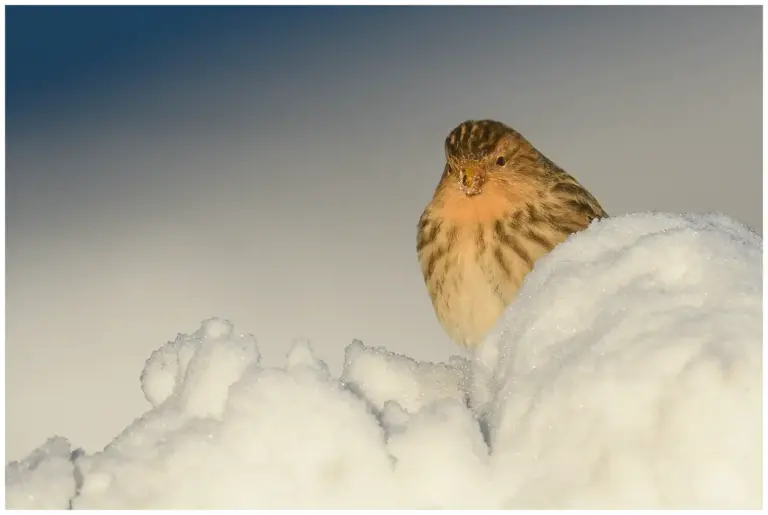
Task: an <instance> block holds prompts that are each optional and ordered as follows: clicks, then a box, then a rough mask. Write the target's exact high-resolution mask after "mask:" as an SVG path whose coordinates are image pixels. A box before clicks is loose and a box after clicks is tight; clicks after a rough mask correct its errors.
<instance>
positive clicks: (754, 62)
mask: <svg viewBox="0 0 768 515" xmlns="http://www.w3.org/2000/svg"><path fill="white" fill-rule="evenodd" d="M761 20H762V17H761V12H760V7H757V6H755V7H589V8H587V7H497V8H487V7H486V8H468V7H464V8H458V7H456V8H447V7H441V8H421V7H407V8H383V7H377V8H374V7H364V8H338V7H337V8H332V7H323V8H310V7H292V8H277V7H273V8H268V7H242V8H180V7H167V8H161V7H151V8H146V7H145V8H139V7H77V8H76V7H34V8H33V7H6V52H7V54H6V64H7V67H6V88H7V89H6V114H7V118H6V130H7V132H6V138H7V139H6V145H7V146H6V150H7V161H6V163H7V170H6V193H7V199H6V200H7V202H6V206H7V208H6V217H7V218H6V220H7V227H6V237H7V247H6V259H7V278H6V284H7V297H6V299H7V304H6V305H7V318H6V320H7V342H6V364H7V365H6V367H7V369H6V378H7V379H6V385H7V390H6V392H7V393H6V401H7V402H6V410H7V411H6V417H7V418H6V424H7V427H6V429H7V432H6V435H7V436H6V450H7V459H16V458H20V457H22V456H23V455H24V454H26V453H27V452H29V451H30V450H31V449H32V448H34V447H36V446H37V445H39V444H40V443H42V441H43V440H44V439H45V438H47V437H48V436H50V435H52V434H54V433H58V434H62V435H64V436H67V437H69V438H71V439H72V441H73V443H74V444H75V445H80V446H84V447H85V448H86V449H88V450H95V449H96V448H98V447H100V446H103V445H104V444H106V443H107V442H108V441H109V440H110V439H111V438H112V437H113V436H115V433H116V432H117V431H118V430H120V429H122V428H123V427H125V426H126V424H128V423H129V422H130V421H131V420H132V419H133V418H134V417H136V416H139V415H140V414H141V413H142V412H143V411H144V410H145V409H146V407H147V406H148V405H147V403H146V401H144V399H143V397H142V395H141V391H140V389H139V380H138V377H139V374H140V372H141V368H142V366H143V364H144V360H145V359H146V358H147V357H148V356H149V354H150V353H151V352H152V351H153V350H154V349H156V348H157V347H159V346H161V345H162V344H163V343H164V342H166V341H168V340H172V339H174V338H175V335H176V333H177V332H192V331H194V330H196V329H197V328H198V327H199V324H200V321H201V320H203V319H205V318H208V317H211V316H221V317H225V318H229V319H231V320H232V321H233V322H234V323H235V325H236V329H237V330H239V331H241V332H250V333H253V334H255V335H256V337H257V338H258V339H259V341H260V344H261V350H262V352H263V354H264V355H265V360H266V361H267V363H268V364H269V363H279V362H280V360H282V358H283V356H284V354H285V353H286V352H287V350H288V347H289V345H290V342H291V340H292V339H293V338H296V337H306V338H309V339H310V340H311V341H312V343H313V344H314V347H315V349H316V351H317V354H318V355H319V356H320V357H321V358H323V359H326V360H327V361H328V362H329V365H330V366H331V369H332V370H334V371H338V370H339V369H340V366H341V363H342V352H343V348H344V347H345V346H346V345H347V344H348V343H350V342H351V340H352V339H354V338H359V339H362V340H363V341H364V342H365V343H366V344H369V345H385V346H387V347H388V348H389V349H391V350H393V351H396V352H401V353H407V354H408V355H411V356H413V357H414V358H418V359H432V360H444V359H446V358H447V357H448V356H449V355H450V354H452V353H458V352H459V351H458V350H457V349H456V348H455V347H454V346H453V345H452V344H451V343H450V342H449V340H448V339H447V337H446V336H445V335H444V334H443V333H442V330H441V329H440V327H439V326H438V324H437V321H436V320H435V317H434V314H433V312H432V308H431V305H430V303H429V299H428V296H427V294H426V291H425V288H424V286H423V282H422V279H421V275H420V272H419V269H418V264H417V261H416V257H415V225H416V221H417V220H418V217H419V215H420V214H421V211H422V209H423V208H424V206H425V205H426V203H427V202H428V201H429V198H430V196H431V194H432V190H433V188H434V186H435V185H436V183H437V180H438V179H439V177H440V174H441V172H442V161H443V157H444V156H443V148H442V144H443V139H444V138H445V136H446V135H447V134H448V132H449V131H450V130H451V129H452V128H453V127H454V126H455V125H457V124H458V123H460V122H461V121H463V120H465V119H468V118H485V117H491V118H496V119H499V120H502V121H504V122H506V123H508V124H509V125H512V126H513V127H515V128H517V129H518V130H520V131H521V132H522V133H523V134H524V135H526V136H527V137H528V139H529V140H531V142H532V143H533V144H534V145H536V146H537V147H538V148H539V149H540V150H541V151H542V152H543V153H544V154H546V155H547V156H548V157H550V158H551V159H552V160H554V161H555V162H557V163H558V164H560V165H561V166H562V167H563V168H565V169H566V170H568V171H569V172H570V173H572V174H573V175H574V176H575V177H577V178H578V179H579V180H580V182H582V183H583V184H584V185H585V186H587V187H588V188H590V190H591V191H592V192H593V193H594V194H595V196H596V197H597V198H598V199H600V201H601V203H602V204H603V206H604V207H605V208H606V210H607V211H608V212H609V213H610V214H612V215H619V214H621V213H627V212H635V211H647V210H663V211H675V212H687V211H694V212H704V211H720V212H724V213H726V214H729V215H731V216H733V217H735V218H737V219H738V220H741V221H742V222H745V223H747V224H748V225H750V226H751V227H752V228H754V229H755V230H757V231H759V232H762V207H761V201H762V133H761V130H762V129H761V128H762V124H761V112H762V105H761V101H762V100H761V99H762V83H761V80H762V79H761V77H762V70H761V48H762V41H761Z"/></svg>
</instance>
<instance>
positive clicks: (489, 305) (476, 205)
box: [416, 120, 608, 350]
mask: <svg viewBox="0 0 768 515" xmlns="http://www.w3.org/2000/svg"><path fill="white" fill-rule="evenodd" d="M444 147H445V167H444V169H443V174H442V176H441V177H440V181H439V182H438V184H437V187H436V188H435V190H434V193H433V196H432V199H431V200H430V201H429V203H428V204H427V206H426V208H425V209H424V212H423V213H422V215H421V217H420V218H419V223H418V230H417V241H416V251H417V254H418V260H419V266H420V268H421V272H422V275H423V277H424V283H425V285H426V288H427V291H428V293H429V296H430V298H431V300H432V306H433V308H434V311H435V314H436V316H437V319H438V321H439V323H440V324H441V325H442V327H443V329H444V330H445V332H446V333H447V335H448V337H449V338H450V339H451V340H452V341H453V342H455V343H456V344H458V345H459V347H460V348H464V349H470V350H471V349H475V348H477V346H478V345H479V344H480V343H482V340H483V338H484V337H485V335H486V334H487V333H488V332H489V331H490V329H491V328H492V327H493V325H494V324H495V323H496V321H497V320H498V318H499V316H500V315H501V314H502V312H503V311H504V310H505V309H506V307H508V306H509V305H510V304H511V303H512V302H513V301H514V299H515V296H516V294H517V292H518V290H519V289H520V286H521V285H522V283H523V279H524V278H525V277H526V275H527V274H528V273H529V272H530V271H531V270H532V269H533V267H534V264H535V263H536V260H538V259H539V258H541V257H542V256H543V255H545V254H547V253H549V252H550V251H551V250H552V249H553V248H554V247H555V246H556V245H558V244H559V243H561V242H563V241H564V240H565V239H566V238H568V236H569V235H571V234H573V233H575V232H578V231H581V230H584V229H586V228H587V227H588V226H589V225H590V224H591V223H592V221H593V220H599V219H601V218H607V217H608V214H607V213H606V212H605V211H604V210H603V208H602V206H601V205H600V203H599V202H598V201H597V200H596V199H595V197H594V196H593V195H592V194H591V193H590V192H589V191H587V189H586V188H584V186H582V185H581V184H580V183H579V182H578V181H577V180H576V179H575V178H573V177H572V176H571V175H569V174H568V173H566V172H565V171H564V170H563V169H562V168H560V167H559V166H557V165H556V164H555V163H554V162H553V161H551V160H550V159H549V158H547V157H546V156H545V155H544V154H542V153H541V152H540V151H539V150H537V149H536V148H535V147H534V146H533V145H532V144H531V143H530V142H529V141H528V140H527V139H526V138H525V137H523V136H522V135H521V134H520V133H519V132H518V131H516V130H515V129H513V128H511V127H509V126H508V125H506V124H504V123H502V122H499V121H496V120H467V121H465V122H463V123H461V124H459V125H458V126H457V127H455V128H454V129H453V130H452V131H451V132H450V133H449V134H448V136H447V137H446V139H445V145H444Z"/></svg>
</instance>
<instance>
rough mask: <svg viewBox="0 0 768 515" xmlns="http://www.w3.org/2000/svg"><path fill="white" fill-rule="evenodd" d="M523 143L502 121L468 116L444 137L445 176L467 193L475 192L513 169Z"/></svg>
mask: <svg viewBox="0 0 768 515" xmlns="http://www.w3.org/2000/svg"><path fill="white" fill-rule="evenodd" d="M526 145H527V141H525V139H524V138H523V137H522V136H521V135H520V134H519V133H518V132H517V131H515V130H514V129H512V128H511V127H508V126H507V125H504V124H503V123H501V122H497V121H494V120H468V121H466V122H464V123H462V124H460V125H459V126H457V127H456V128H455V129H453V130H452V131H451V132H450V134H448V137H447V138H446V139H445V157H446V169H445V174H446V177H445V178H446V179H447V180H449V181H453V182H454V185H455V186H458V188H459V189H461V191H462V192H463V193H464V194H465V195H467V196H468V197H472V196H475V195H478V194H480V193H482V191H483V187H484V186H485V184H486V183H487V182H488V181H489V180H494V179H496V178H499V177H502V176H504V175H508V174H509V173H510V172H511V171H513V169H514V165H515V163H516V160H517V158H518V157H519V156H520V155H521V151H525V150H527V149H526Z"/></svg>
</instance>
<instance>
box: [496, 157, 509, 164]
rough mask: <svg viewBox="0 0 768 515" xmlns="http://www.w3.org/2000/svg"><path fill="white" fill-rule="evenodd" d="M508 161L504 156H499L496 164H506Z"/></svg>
mask: <svg viewBox="0 0 768 515" xmlns="http://www.w3.org/2000/svg"><path fill="white" fill-rule="evenodd" d="M506 162H507V160H506V159H504V156H499V158H498V159H497V160H496V164H497V165H499V166H504V164H505V163H506Z"/></svg>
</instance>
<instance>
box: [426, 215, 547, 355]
mask: <svg viewBox="0 0 768 515" xmlns="http://www.w3.org/2000/svg"><path fill="white" fill-rule="evenodd" d="M425 225H426V226H425V227H424V231H426V237H425V238H423V239H421V240H420V241H421V243H422V245H420V247H421V248H420V251H419V262H420V265H421V269H422V273H423V274H424V279H425V282H426V285H427V289H428V291H429V294H430V297H431V299H432V304H433V306H434V309H435V312H436V315H437V318H438V320H439V321H440V323H441V325H442V326H443V328H444V329H445V331H446V332H447V333H448V335H449V336H450V337H451V339H452V340H454V341H455V342H456V343H458V344H459V345H462V346H465V347H473V346H475V345H477V344H479V343H480V341H481V340H482V338H483V336H484V335H485V334H486V333H487V332H488V331H489V330H490V329H491V327H492V326H493V325H494V324H495V322H496V320H497V319H498V318H499V316H500V315H501V313H502V312H503V311H504V309H505V307H506V306H507V305H508V304H509V303H510V302H512V300H513V299H514V296H515V294H516V293H517V290H518V289H519V288H520V285H521V284H522V281H523V279H524V278H525V275H526V274H527V273H528V272H529V271H530V270H531V268H532V266H533V262H534V260H535V259H536V258H537V257H539V256H540V255H541V254H543V253H544V252H545V251H546V249H544V248H537V247H536V245H535V244H534V243H533V242H529V241H525V240H523V239H521V238H519V237H518V235H516V234H514V232H513V231H511V229H510V227H509V225H508V221H507V220H506V219H496V220H487V221H474V222H470V221H467V220H454V219H447V218H443V219H436V220H431V221H430V222H429V223H428V224H425ZM432 234H434V236H433V237H432V238H431V239H430V238H428V237H429V236H430V235H432ZM427 241H428V243H425V242H427Z"/></svg>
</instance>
